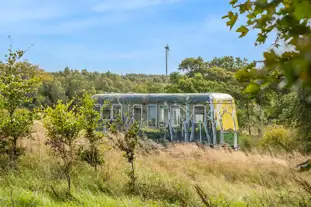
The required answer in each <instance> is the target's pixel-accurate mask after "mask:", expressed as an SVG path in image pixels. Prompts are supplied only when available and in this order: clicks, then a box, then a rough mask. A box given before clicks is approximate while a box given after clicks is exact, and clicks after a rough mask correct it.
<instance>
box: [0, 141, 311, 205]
mask: <svg viewBox="0 0 311 207" xmlns="http://www.w3.org/2000/svg"><path fill="white" fill-rule="evenodd" d="M150 145H152V143H151V142H146V143H141V144H140V149H139V150H138V155H137V158H136V172H137V177H138V180H137V185H136V187H135V189H134V190H132V191H131V190H130V189H129V187H128V176H127V173H128V171H129V169H130V166H129V165H128V163H127V162H126V159H125V158H124V157H123V155H122V153H121V152H120V151H118V150H117V149H112V150H109V151H106V152H105V153H104V158H105V161H106V162H105V164H103V165H102V166H100V167H99V168H98V169H97V170H94V168H92V167H91V166H89V165H88V164H86V163H84V162H78V161H77V162H75V163H74V167H73V171H72V181H73V189H72V194H71V195H68V193H67V192H66V180H65V178H64V177H63V175H62V173H61V170H60V168H59V162H60V160H58V159H56V158H54V157H52V156H51V155H49V153H48V152H47V151H45V150H42V149H41V154H40V156H39V155H38V154H36V153H29V154H27V155H25V156H22V157H20V159H19V161H18V165H17V166H14V164H12V163H5V162H4V161H1V163H2V167H1V170H0V206H206V205H204V201H203V200H202V197H201V196H200V194H198V191H197V189H196V188H195V185H197V186H199V187H200V188H201V190H202V192H203V193H204V195H205V196H204V199H206V200H208V205H210V206H258V207H259V206H309V205H310V194H308V193H307V192H306V191H305V190H304V189H303V188H302V186H301V185H298V184H297V182H296V181H295V180H294V179H293V178H294V177H296V178H297V179H298V178H299V177H301V179H303V180H307V181H309V180H310V178H311V175H310V173H308V172H304V173H298V172H295V171H293V170H292V169H291V168H290V166H293V163H295V162H299V161H301V160H303V159H305V158H303V157H296V158H295V160H285V157H278V158H275V157H274V158H272V157H270V156H268V155H259V154H252V153H250V152H249V153H248V154H247V155H246V154H245V153H244V152H242V151H238V152H235V151H231V150H223V149H210V148H208V147H205V146H198V145H196V144H169V146H168V147H167V148H157V147H156V146H157V145H152V146H150ZM146 149H147V150H146ZM42 152H44V153H42ZM5 166H7V167H5ZM299 179H300V178H299Z"/></svg>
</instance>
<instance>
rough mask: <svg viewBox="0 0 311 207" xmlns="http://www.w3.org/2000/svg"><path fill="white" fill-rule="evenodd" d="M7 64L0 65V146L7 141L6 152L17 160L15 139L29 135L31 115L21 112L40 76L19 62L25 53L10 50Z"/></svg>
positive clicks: (34, 70)
mask: <svg viewBox="0 0 311 207" xmlns="http://www.w3.org/2000/svg"><path fill="white" fill-rule="evenodd" d="M8 52H9V54H8V55H6V58H7V62H6V63H4V64H2V63H0V74H1V75H0V102H1V103H0V111H1V112H2V114H1V117H0V139H1V140H0V143H4V142H2V139H4V140H6V142H5V143H6V145H7V146H5V148H6V151H5V152H6V153H9V154H10V155H12V158H13V159H16V158H17V157H18V155H20V154H19V153H18V150H17V140H18V139H20V138H22V137H27V136H28V135H30V133H31V130H30V128H31V125H32V116H31V115H32V114H31V113H30V112H29V111H28V110H26V109H21V108H23V106H25V105H26V104H28V103H30V102H31V101H32V97H33V96H34V93H36V91H37V89H38V85H39V83H40V77H38V75H37V72H38V68H37V67H34V66H33V65H31V64H29V63H26V62H18V60H19V59H20V58H21V57H22V56H23V55H24V51H22V50H17V51H16V52H13V51H12V50H11V49H9V51H8Z"/></svg>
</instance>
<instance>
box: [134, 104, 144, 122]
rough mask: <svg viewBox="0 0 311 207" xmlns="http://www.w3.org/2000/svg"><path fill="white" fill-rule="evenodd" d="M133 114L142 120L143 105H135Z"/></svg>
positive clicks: (135, 117) (136, 118) (138, 119)
mask: <svg viewBox="0 0 311 207" xmlns="http://www.w3.org/2000/svg"><path fill="white" fill-rule="evenodd" d="M133 116H134V119H135V120H136V121H138V122H141V120H142V106H141V105H134V109H133Z"/></svg>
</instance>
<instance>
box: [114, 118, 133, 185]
mask: <svg viewBox="0 0 311 207" xmlns="http://www.w3.org/2000/svg"><path fill="white" fill-rule="evenodd" d="M109 130H110V132H112V133H113V134H116V135H117V146H118V147H119V149H120V150H121V151H123V152H124V153H125V154H124V156H125V158H126V159H127V161H128V162H129V163H130V165H131V171H130V172H129V177H130V182H129V187H130V189H133V188H134V187H135V183H136V176H135V166H134V163H135V150H136V146H137V144H138V139H139V137H138V132H139V123H138V122H136V121H134V122H133V123H123V122H122V120H121V118H120V117H119V118H118V119H117V120H115V121H114V122H113V123H112V124H111V125H110V126H109Z"/></svg>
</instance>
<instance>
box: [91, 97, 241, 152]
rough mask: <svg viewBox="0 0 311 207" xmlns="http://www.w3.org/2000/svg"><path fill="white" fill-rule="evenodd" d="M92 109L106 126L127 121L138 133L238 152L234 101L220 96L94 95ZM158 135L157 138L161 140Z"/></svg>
mask: <svg viewBox="0 0 311 207" xmlns="http://www.w3.org/2000/svg"><path fill="white" fill-rule="evenodd" d="M93 98H94V99H96V100H97V104H96V109H97V110H98V111H100V114H101V119H102V120H103V121H104V122H109V121H112V120H114V119H116V118H117V117H118V116H120V117H122V119H123V120H125V119H126V118H128V117H129V118H130V119H132V120H135V121H137V122H138V123H139V124H140V127H141V129H142V130H145V131H153V132H159V134H161V133H160V132H162V135H163V136H164V137H165V138H167V139H169V140H171V141H184V142H192V141H196V142H201V143H207V144H210V145H213V146H214V145H219V144H220V145H223V144H229V145H231V146H232V147H234V148H238V122H237V116H236V107H235V103H234V99H233V98H232V96H231V95H229V94H223V93H197V94H196V93H189V94H181V93H180V94H179V93H173V94H167V93H166V94H136V93H135V94H117V93H111V94H97V95H94V96H93ZM162 135H161V136H162Z"/></svg>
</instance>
